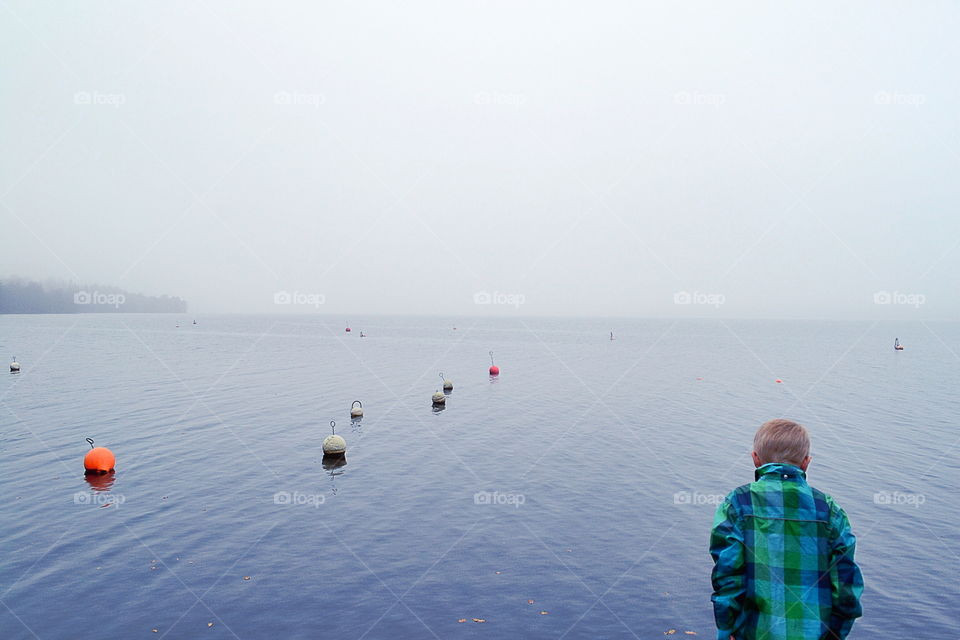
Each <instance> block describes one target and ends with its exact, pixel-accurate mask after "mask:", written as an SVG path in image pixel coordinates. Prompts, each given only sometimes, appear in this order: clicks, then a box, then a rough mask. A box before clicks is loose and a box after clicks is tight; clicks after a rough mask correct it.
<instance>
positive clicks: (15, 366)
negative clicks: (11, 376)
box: [10, 356, 20, 373]
mask: <svg viewBox="0 0 960 640" xmlns="http://www.w3.org/2000/svg"><path fill="white" fill-rule="evenodd" d="M10 373H20V363H19V362H17V356H13V362H11V363H10Z"/></svg>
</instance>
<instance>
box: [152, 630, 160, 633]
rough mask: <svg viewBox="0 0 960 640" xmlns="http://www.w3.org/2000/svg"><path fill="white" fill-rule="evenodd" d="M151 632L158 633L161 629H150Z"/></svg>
mask: <svg viewBox="0 0 960 640" xmlns="http://www.w3.org/2000/svg"><path fill="white" fill-rule="evenodd" d="M150 631H152V632H154V633H157V632H158V631H160V629H150Z"/></svg>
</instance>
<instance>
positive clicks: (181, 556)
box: [0, 315, 960, 640]
mask: <svg viewBox="0 0 960 640" xmlns="http://www.w3.org/2000/svg"><path fill="white" fill-rule="evenodd" d="M177 320H178V318H176V317H172V316H141V315H118V316H107V315H97V316H94V315H83V316H5V317H4V316H0V353H2V354H3V357H9V356H12V355H16V356H17V358H18V360H19V361H20V362H21V364H22V366H23V371H22V373H20V374H18V375H3V376H2V377H0V460H2V465H0V478H2V481H3V486H5V487H7V491H6V496H5V498H4V499H3V500H0V536H2V540H3V545H2V548H3V553H2V555H0V602H2V605H3V606H0V638H3V639H10V638H41V639H44V640H46V639H48V638H77V637H104V638H136V637H144V638H158V637H166V638H197V637H201V636H202V637H204V638H211V639H213V638H243V639H246V638H318V637H324V638H326V637H330V638H353V639H360V638H444V639H446V638H487V639H489V638H519V637H531V638H634V637H636V638H644V639H646V638H661V637H664V636H663V634H664V632H665V631H668V630H670V629H676V630H677V633H678V634H680V635H681V636H683V631H695V632H696V633H697V634H698V635H699V636H700V637H712V635H713V633H714V632H713V619H712V612H711V607H710V601H709V597H710V582H709V572H710V568H711V562H710V558H709V555H708V554H707V549H706V548H707V539H708V534H709V529H710V523H711V519H712V515H713V509H714V504H715V502H716V500H717V499H718V496H722V495H723V494H725V493H727V492H728V491H729V490H730V489H732V488H733V487H735V486H737V485H739V484H742V483H744V482H748V481H750V480H751V479H752V465H751V463H750V460H749V456H748V454H749V447H750V444H751V439H752V436H753V432H754V430H755V429H756V427H757V426H758V425H759V424H760V423H761V422H763V421H764V420H766V419H769V418H771V417H777V416H781V415H786V416H789V417H792V418H794V419H797V420H799V421H800V422H802V423H804V424H806V425H807V426H808V428H809V429H810V430H811V432H812V437H813V441H814V451H813V455H814V461H813V464H812V465H811V468H810V472H809V479H810V481H811V484H813V485H814V486H817V487H818V488H820V489H822V490H824V491H826V492H828V493H830V494H832V495H833V496H834V497H835V498H836V499H837V500H838V501H839V502H840V504H841V505H843V506H844V508H845V509H846V510H847V512H848V514H849V516H850V518H851V521H852V522H853V526H854V531H855V533H856V534H857V535H858V538H859V549H858V556H857V557H858V560H859V561H860V563H861V565H862V568H863V571H864V575H865V579H866V583H867V588H866V592H865V595H864V608H865V618H863V619H862V620H861V621H860V622H858V624H857V625H856V626H855V628H854V632H853V634H852V636H851V637H852V638H864V639H865V638H914V637H924V638H947V637H949V638H957V637H960V633H958V630H960V623H958V620H957V616H956V613H955V610H954V607H955V605H956V602H957V601H958V600H957V596H958V595H960V594H958V587H957V580H956V575H957V570H958V568H960V562H958V555H957V528H958V527H957V525H958V523H960V507H958V504H957V501H956V488H957V480H958V464H957V452H958V448H957V445H958V436H960V433H958V429H957V419H956V416H957V415H958V406H957V394H956V392H955V386H956V379H955V378H956V371H957V369H958V362H960V358H958V355H957V354H958V353H960V326H958V325H955V324H937V323H927V324H921V323H903V324H893V323H881V324H872V323H869V322H863V323H855V322H851V323H826V322H772V321H751V322H748V321H726V322H721V321H708V320H703V321H691V320H686V321H679V322H673V321H669V320H656V321H654V320H649V321H641V320H636V321H625V320H616V321H610V320H596V321H594V320H590V321H588V320H545V319H498V320H490V319H486V320H481V319H457V320H452V319H442V318H439V319H438V318H431V319H422V318H382V317H380V318H369V319H357V318H353V319H352V321H353V329H354V331H353V332H352V333H350V334H347V333H345V332H344V331H343V328H344V326H345V321H344V320H341V319H337V318H331V317H329V316H324V317H322V318H318V317H295V316H290V317H276V316H271V317H254V316H247V317H244V316H222V317H200V318H198V322H199V324H197V325H196V326H194V325H192V324H190V321H191V319H189V318H179V322H180V326H179V328H177V327H176V326H175V325H176V323H177ZM361 320H362V321H363V322H361ZM454 326H456V327H457V329H456V330H454V329H453V327H454ZM359 329H363V330H364V331H365V333H366V334H367V336H368V337H366V338H363V339H361V338H360V337H359V333H358V330H359ZM611 329H613V330H614V331H615V332H616V336H617V340H615V341H613V342H611V341H610V340H609V339H608V336H609V331H610V330H611ZM895 336H899V337H900V339H901V341H903V342H904V344H905V345H906V350H905V351H904V352H902V353H897V352H894V351H893V349H892V348H891V345H892V341H893V338H894V337H895ZM491 349H492V350H493V351H494V352H495V356H496V360H497V364H498V365H500V367H501V369H502V373H501V375H500V377H499V378H498V379H496V380H491V379H490V378H489V377H488V375H487V367H488V366H489V358H488V355H487V352H488V351H489V350H491ZM440 371H443V372H444V373H445V374H446V375H447V377H448V378H451V379H452V380H453V381H454V383H455V385H456V386H455V389H454V391H453V393H452V394H451V395H450V397H449V399H448V402H447V407H446V409H445V410H444V411H441V412H434V411H433V410H432V408H431V406H430V396H431V394H432V393H433V392H434V391H435V390H437V389H438V388H439V385H440V380H439V378H438V377H437V374H438V372H440ZM776 378H782V379H783V384H776V383H775V382H774V380H775V379H776ZM356 399H360V400H362V401H363V403H364V409H365V411H366V415H365V417H364V418H363V420H362V421H361V422H359V423H355V424H351V421H350V419H349V409H350V403H351V402H352V401H353V400H356ZM331 419H334V420H336V422H337V433H339V434H341V435H343V436H344V437H345V438H346V440H347V443H348V447H349V451H348V453H347V457H346V461H347V464H346V465H345V466H342V467H339V468H329V469H328V468H325V467H324V466H323V464H322V455H321V442H322V440H323V438H324V437H325V436H326V435H328V434H329V432H330V427H329V422H330V420H331ZM86 437H92V438H94V439H95V440H96V442H97V444H98V445H104V446H109V447H110V448H111V449H112V450H113V451H114V452H115V453H116V455H117V459H118V462H117V472H116V474H115V476H114V477H113V478H112V479H109V480H106V481H101V482H90V481H88V480H87V479H86V478H85V477H84V475H83V470H82V458H83V455H84V453H85V451H86V450H87V448H88V447H87V445H86V443H85V442H84V438H86ZM888 502H889V503H888ZM247 578H249V579H247ZM530 600H532V601H533V603H528V601H530ZM474 618H477V619H482V620H486V622H485V623H476V622H474V621H473V619H474ZM460 619H466V622H465V623H460V622H458V620H460ZM211 623H212V625H213V626H212V627H211V626H209V625H210V624H211ZM154 630H156V633H153V631H154ZM683 637H686V636H683Z"/></svg>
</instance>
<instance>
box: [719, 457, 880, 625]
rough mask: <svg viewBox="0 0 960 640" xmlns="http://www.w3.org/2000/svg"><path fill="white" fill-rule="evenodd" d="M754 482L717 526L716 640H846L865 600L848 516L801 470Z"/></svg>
mask: <svg viewBox="0 0 960 640" xmlns="http://www.w3.org/2000/svg"><path fill="white" fill-rule="evenodd" d="M756 477H757V479H756V482H752V483H750V484H745V485H743V486H742V487H738V488H737V489H734V490H733V491H732V492H731V493H730V495H728V496H727V498H726V500H724V501H723V503H722V504H720V506H719V507H718V508H717V514H716V517H715V518H714V523H713V531H712V532H711V535H710V555H712V556H713V561H714V568H713V597H712V598H711V600H713V612H714V617H715V618H716V622H717V639H718V640H728V639H729V638H730V636H733V637H735V638H736V640H820V639H824V640H827V639H829V640H835V639H837V638H839V639H841V640H842V639H843V638H845V637H846V636H847V634H848V633H850V628H851V627H852V626H853V621H854V619H855V618H858V617H860V616H861V615H862V610H861V608H860V594H861V593H862V592H863V578H862V577H861V575H860V569H859V567H857V564H856V563H855V562H854V560H853V553H854V549H855V547H856V538H854V536H853V534H852V533H851V532H850V522H849V521H848V520H847V514H846V513H844V512H843V509H841V508H840V507H839V506H838V505H837V504H836V503H835V502H834V501H833V498H831V497H830V496H828V495H826V494H825V493H823V492H822V491H818V490H816V489H814V488H813V487H811V486H810V485H808V484H807V478H806V474H805V473H804V472H803V471H801V470H800V469H799V468H798V467H795V466H793V465H790V464H779V463H770V464H765V465H763V466H761V467H759V468H758V469H757V472H756Z"/></svg>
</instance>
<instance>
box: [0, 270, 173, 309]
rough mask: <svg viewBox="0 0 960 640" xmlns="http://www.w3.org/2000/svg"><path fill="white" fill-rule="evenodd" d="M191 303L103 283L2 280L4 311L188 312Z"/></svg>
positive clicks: (0, 298)
mask: <svg viewBox="0 0 960 640" xmlns="http://www.w3.org/2000/svg"><path fill="white" fill-rule="evenodd" d="M186 310H187V302H186V300H184V299H183V298H176V297H170V296H145V295H143V294H141V293H131V292H129V291H125V290H123V289H121V288H119V287H111V286H107V285H100V284H90V285H78V284H73V283H46V284H41V283H39V282H34V281H32V280H25V279H23V278H5V279H2V280H0V313H184V312H185V311H186Z"/></svg>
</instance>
